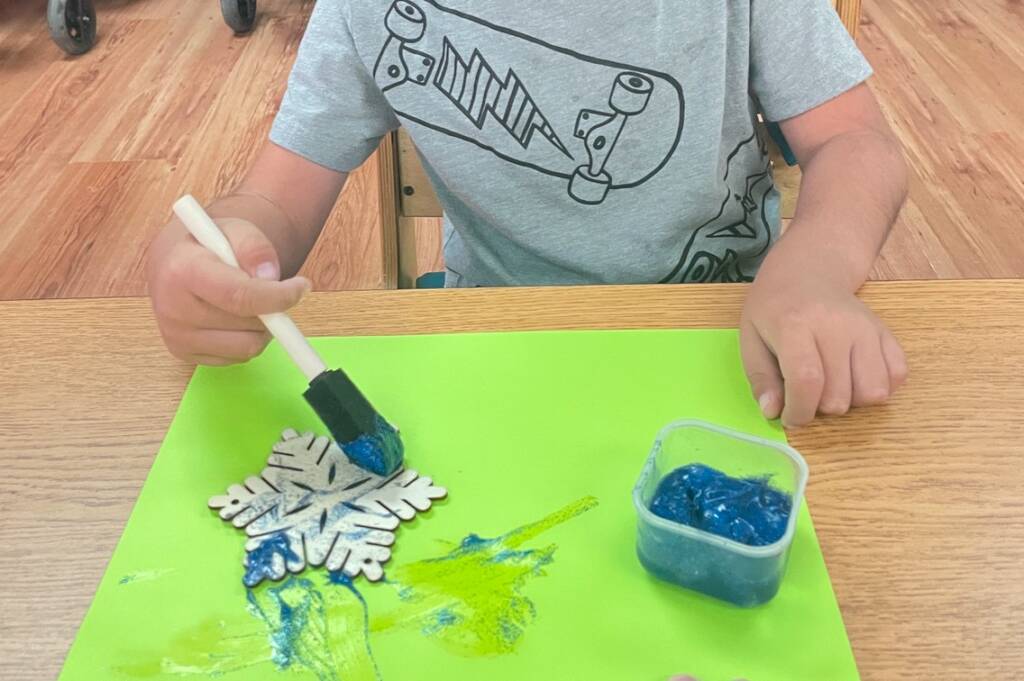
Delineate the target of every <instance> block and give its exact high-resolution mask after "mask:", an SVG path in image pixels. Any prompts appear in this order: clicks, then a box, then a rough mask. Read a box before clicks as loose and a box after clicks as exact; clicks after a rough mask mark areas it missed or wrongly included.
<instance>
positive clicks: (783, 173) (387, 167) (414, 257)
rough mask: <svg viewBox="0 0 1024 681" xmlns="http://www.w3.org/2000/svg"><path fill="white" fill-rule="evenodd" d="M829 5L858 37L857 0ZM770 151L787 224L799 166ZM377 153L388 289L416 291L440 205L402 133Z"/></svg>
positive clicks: (430, 254) (432, 246)
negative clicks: (792, 164)
mask: <svg viewBox="0 0 1024 681" xmlns="http://www.w3.org/2000/svg"><path fill="white" fill-rule="evenodd" d="M832 5H833V6H834V7H835V8H836V11H837V12H838V13H839V16H840V18H841V19H842V21H843V24H844V25H845V26H846V28H847V30H848V31H849V32H850V34H851V35H853V36H854V37H856V35H857V24H858V22H859V20H860V7H861V0H832ZM768 147H769V155H770V156H771V162H772V166H773V174H774V177H775V185H776V187H777V188H778V190H779V193H780V195H781V198H782V206H781V213H782V218H783V220H788V219H789V218H792V217H793V213H794V211H795V209H796V199H797V194H798V193H799V191H800V177H801V175H800V168H799V166H790V165H788V164H787V163H786V162H785V160H784V159H783V157H782V153H781V152H780V151H779V148H778V147H777V146H776V145H775V144H774V143H772V142H769V145H768ZM379 154H380V162H379V172H380V211H381V227H382V230H383V234H382V236H383V244H384V249H383V250H384V259H385V262H384V272H385V283H386V285H387V286H388V287H389V288H394V287H395V285H396V284H397V286H398V288H415V287H416V282H417V278H418V277H419V276H420V275H421V274H422V273H423V272H422V270H423V267H422V266H421V265H419V260H423V259H424V256H425V255H426V256H427V259H431V260H433V261H435V262H439V261H440V253H439V251H440V247H441V244H440V239H439V237H438V236H437V232H438V221H439V219H440V218H441V216H442V210H441V204H440V203H438V200H437V195H436V194H435V193H434V190H433V188H432V187H431V185H430V181H429V180H428V179H427V176H426V173H425V172H424V170H423V165H422V164H421V163H420V160H419V156H417V154H416V149H415V147H414V146H413V143H412V140H411V139H410V138H409V136H408V134H407V133H406V132H405V130H401V129H399V130H398V131H396V132H394V133H392V134H391V135H389V136H387V137H385V138H384V140H382V142H381V145H380V150H379ZM434 251H437V252H436V253H435V252H434ZM418 259H419V260H418ZM429 269H430V268H429V267H428V270H429Z"/></svg>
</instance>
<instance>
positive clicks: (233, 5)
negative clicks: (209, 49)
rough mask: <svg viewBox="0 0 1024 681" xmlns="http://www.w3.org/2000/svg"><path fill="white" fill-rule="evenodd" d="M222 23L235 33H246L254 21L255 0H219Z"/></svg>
mask: <svg viewBox="0 0 1024 681" xmlns="http://www.w3.org/2000/svg"><path fill="white" fill-rule="evenodd" d="M220 13H221V14H223V15H224V23H226V24H227V25H228V26H230V27H231V30H232V31H234V32H235V33H248V32H249V31H251V30H252V26H253V24H255V23H256V0H220Z"/></svg>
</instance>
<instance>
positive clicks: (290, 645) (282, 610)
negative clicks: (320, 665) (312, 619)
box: [246, 577, 323, 669]
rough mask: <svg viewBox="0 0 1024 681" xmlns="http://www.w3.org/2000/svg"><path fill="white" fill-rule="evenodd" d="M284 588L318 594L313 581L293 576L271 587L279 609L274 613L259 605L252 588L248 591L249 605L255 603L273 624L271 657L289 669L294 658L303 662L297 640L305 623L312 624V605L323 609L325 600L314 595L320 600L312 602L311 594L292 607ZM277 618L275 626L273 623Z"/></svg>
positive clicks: (260, 612) (278, 664)
mask: <svg viewBox="0 0 1024 681" xmlns="http://www.w3.org/2000/svg"><path fill="white" fill-rule="evenodd" d="M285 589H301V590H303V591H305V592H306V593H307V594H313V593H316V596H319V593H317V592H316V590H315V589H314V587H313V584H312V582H310V581H309V580H308V579H298V578H294V577H293V578H290V579H289V580H288V581H286V582H284V583H283V584H281V585H280V586H275V587H270V588H269V589H268V593H269V594H270V596H271V599H272V601H273V603H274V604H275V605H276V606H277V609H278V612H277V613H274V616H272V615H271V613H268V612H266V611H265V610H264V609H263V608H262V607H261V606H260V604H259V601H258V600H257V599H256V596H255V594H254V593H253V591H252V590H247V591H246V598H247V599H248V600H249V605H250V606H252V608H253V610H254V611H255V612H256V613H257V614H258V615H259V617H260V619H262V620H263V621H264V622H266V623H267V624H268V625H270V648H271V651H272V654H271V659H272V660H273V661H274V664H276V665H277V666H278V667H279V668H281V669H287V668H288V667H290V666H291V665H292V664H293V663H295V662H303V660H302V658H301V656H300V655H299V653H298V644H299V642H300V641H301V639H302V637H303V635H304V630H305V628H306V626H307V625H308V624H309V615H310V612H309V611H310V608H312V607H319V608H321V609H322V607H323V605H322V602H319V601H320V599H319V598H317V599H315V600H316V601H318V602H316V603H315V604H314V603H313V600H314V599H312V598H309V599H306V600H305V601H302V602H300V607H298V608H296V607H293V606H291V605H289V604H288V602H287V601H286V600H285V598H284V597H283V592H284V590H285ZM321 617H322V613H321ZM275 622H276V626H274V623H275Z"/></svg>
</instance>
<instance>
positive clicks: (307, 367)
mask: <svg viewBox="0 0 1024 681" xmlns="http://www.w3.org/2000/svg"><path fill="white" fill-rule="evenodd" d="M174 214H175V215H177V216H178V219H179V220H181V221H182V222H183V223H184V224H185V229H187V230H188V231H189V233H190V234H192V236H194V237H195V238H196V241H198V242H199V243H200V244H202V245H203V246H204V247H206V248H207V249H208V250H209V251H210V252H212V253H213V254H214V255H216V256H217V257H218V258H220V259H221V260H222V261H224V263H225V264H227V265H231V266H232V267H238V259H237V258H236V257H235V252H234V250H232V248H231V243H230V242H229V241H228V238H227V237H226V236H224V232H222V231H220V227H218V226H217V223H216V222H214V221H213V218H211V217H210V216H209V215H208V214H207V213H206V211H205V210H203V207H202V206H200V205H199V202H198V201H196V200H195V199H194V198H192V195H191V194H186V195H185V196H183V197H181V198H180V199H178V200H177V201H175V202H174ZM260 321H261V322H263V325H264V326H265V327H267V331H269V332H270V334H271V335H272V336H273V337H274V338H276V339H277V341H278V342H279V343H280V344H281V347H283V348H284V349H285V352H287V353H288V355H289V356H290V357H291V358H292V361H294V362H295V364H297V365H298V367H299V369H301V370H302V373H304V374H305V375H306V378H307V379H308V380H310V381H312V380H313V379H314V378H316V377H317V376H319V375H320V374H322V373H323V372H324V371H326V370H327V366H326V365H325V364H324V361H323V360H322V359H320V355H318V354H316V350H314V349H313V346H311V345H310V344H309V341H308V340H306V337H305V336H303V335H302V332H301V331H299V327H297V326H295V322H293V321H292V318H291V317H289V316H288V315H286V314H285V313H283V312H275V313H273V314H264V315H260Z"/></svg>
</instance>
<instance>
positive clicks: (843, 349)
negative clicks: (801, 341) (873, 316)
mask: <svg viewBox="0 0 1024 681" xmlns="http://www.w3.org/2000/svg"><path fill="white" fill-rule="evenodd" d="M817 345H818V350H819V351H820V354H821V363H822V367H823V368H824V370H825V387H824V388H823V389H822V391H821V404H820V405H819V406H818V411H820V412H821V413H822V414H831V415H833V416H839V415H841V414H845V413H846V412H848V411H850V404H851V403H852V401H853V377H852V375H851V371H850V350H851V343H850V339H849V337H848V336H846V335H845V334H842V333H828V332H826V333H824V334H822V335H819V336H818V338H817Z"/></svg>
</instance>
